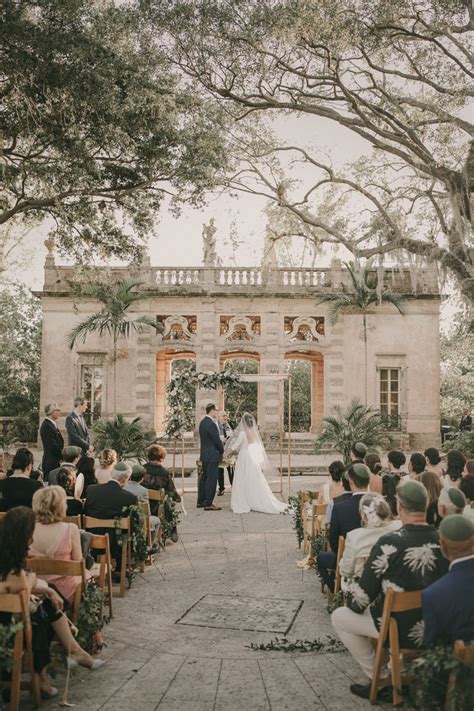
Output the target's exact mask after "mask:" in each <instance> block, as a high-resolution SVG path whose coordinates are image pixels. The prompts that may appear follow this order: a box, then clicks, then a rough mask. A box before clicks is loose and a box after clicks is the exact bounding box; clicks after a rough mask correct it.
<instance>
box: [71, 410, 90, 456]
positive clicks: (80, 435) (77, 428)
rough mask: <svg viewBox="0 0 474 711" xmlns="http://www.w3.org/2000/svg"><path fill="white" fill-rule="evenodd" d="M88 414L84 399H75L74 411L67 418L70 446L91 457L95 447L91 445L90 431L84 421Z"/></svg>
mask: <svg viewBox="0 0 474 711" xmlns="http://www.w3.org/2000/svg"><path fill="white" fill-rule="evenodd" d="M86 412H87V402H86V400H85V399H84V398H83V397H76V398H75V399H74V410H73V411H72V412H71V414H70V415H68V416H67V417H66V431H67V436H68V444H69V445H74V446H75V447H80V448H81V450H82V454H88V455H91V454H92V452H93V451H94V447H93V446H92V445H91V438H90V434H89V429H88V427H87V424H86V421H85V419H84V414H85V413H86Z"/></svg>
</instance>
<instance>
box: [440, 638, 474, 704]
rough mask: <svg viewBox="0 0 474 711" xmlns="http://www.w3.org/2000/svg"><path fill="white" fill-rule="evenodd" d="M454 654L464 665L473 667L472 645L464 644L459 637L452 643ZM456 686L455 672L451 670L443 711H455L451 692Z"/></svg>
mask: <svg viewBox="0 0 474 711" xmlns="http://www.w3.org/2000/svg"><path fill="white" fill-rule="evenodd" d="M454 656H455V657H456V658H457V659H459V661H460V662H462V663H463V664H464V665H465V666H466V667H469V668H470V669H474V645H473V644H469V645H468V644H466V643H465V642H463V641H462V640H461V639H458V640H456V642H455V643H454ZM455 686H456V672H455V671H453V672H451V674H450V675H449V681H448V689H447V692H446V701H445V705H444V711H456V708H457V707H458V705H457V704H455V703H453V699H452V692H453V690H454V688H455Z"/></svg>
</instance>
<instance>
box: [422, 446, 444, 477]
mask: <svg viewBox="0 0 474 711" xmlns="http://www.w3.org/2000/svg"><path fill="white" fill-rule="evenodd" d="M424 455H425V459H426V471H428V472H434V473H435V474H437V475H438V476H439V477H441V478H442V477H444V474H445V471H444V468H443V465H442V464H441V457H440V456H439V450H437V449H436V447H428V449H425V451H424Z"/></svg>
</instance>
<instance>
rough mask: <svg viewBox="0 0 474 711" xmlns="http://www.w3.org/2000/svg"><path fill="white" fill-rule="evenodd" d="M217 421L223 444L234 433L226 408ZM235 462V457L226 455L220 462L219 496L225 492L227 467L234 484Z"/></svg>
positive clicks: (230, 480)
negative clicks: (225, 470)
mask: <svg viewBox="0 0 474 711" xmlns="http://www.w3.org/2000/svg"><path fill="white" fill-rule="evenodd" d="M217 423H218V426H219V434H220V436H221V441H222V444H225V443H226V442H227V440H228V439H229V437H231V435H232V428H231V426H230V425H229V415H228V413H227V412H226V411H225V410H221V412H219V414H218V416H217ZM234 464H235V458H234V457H232V458H231V459H229V458H228V457H226V458H225V459H222V460H221V462H220V464H219V474H218V477H217V483H218V487H219V490H218V492H217V496H222V495H223V494H224V492H225V483H224V469H227V476H228V477H229V483H230V485H231V486H232V482H233V481H234Z"/></svg>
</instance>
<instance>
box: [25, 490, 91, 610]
mask: <svg viewBox="0 0 474 711" xmlns="http://www.w3.org/2000/svg"><path fill="white" fill-rule="evenodd" d="M36 494H37V495H36ZM36 494H35V495H34V496H33V511H34V512H35V515H36V525H35V530H34V533H33V540H32V543H31V546H30V550H29V554H28V557H29V558H54V559H55V560H82V557H83V556H82V548H81V535H80V532H79V529H78V527H77V526H76V525H75V524H73V523H65V522H63V520H62V519H63V518H64V516H65V515H66V507H67V501H66V492H65V491H64V489H62V488H61V487H60V486H48V487H46V488H44V489H41V490H40V491H38V492H36ZM40 577H42V578H43V579H44V580H46V582H48V583H51V584H52V585H54V587H55V588H56V589H57V590H58V592H60V593H61V595H62V596H63V597H64V598H65V599H66V600H68V601H69V602H71V601H72V600H73V598H74V593H75V591H76V588H77V586H78V585H80V584H81V576H80V575H43V576H40Z"/></svg>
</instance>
